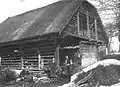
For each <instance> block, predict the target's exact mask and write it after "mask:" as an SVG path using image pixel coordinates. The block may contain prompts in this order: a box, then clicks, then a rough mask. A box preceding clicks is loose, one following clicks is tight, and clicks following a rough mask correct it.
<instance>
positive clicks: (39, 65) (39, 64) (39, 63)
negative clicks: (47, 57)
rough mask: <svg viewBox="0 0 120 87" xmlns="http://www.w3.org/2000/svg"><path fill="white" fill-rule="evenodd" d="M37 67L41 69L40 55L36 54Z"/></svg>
mask: <svg viewBox="0 0 120 87" xmlns="http://www.w3.org/2000/svg"><path fill="white" fill-rule="evenodd" d="M38 68H39V70H40V69H41V56H40V54H38Z"/></svg>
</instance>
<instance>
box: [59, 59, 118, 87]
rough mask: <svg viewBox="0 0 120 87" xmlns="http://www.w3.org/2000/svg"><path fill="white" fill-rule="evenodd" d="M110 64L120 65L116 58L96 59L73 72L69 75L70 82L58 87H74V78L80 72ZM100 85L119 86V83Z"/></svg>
mask: <svg viewBox="0 0 120 87" xmlns="http://www.w3.org/2000/svg"><path fill="white" fill-rule="evenodd" d="M100 65H102V66H104V67H106V66H110V65H120V61H119V60H116V59H106V60H102V61H98V62H96V63H94V64H92V65H90V66H88V67H86V68H84V69H82V71H80V72H78V73H75V74H73V75H72V76H71V79H70V82H69V83H67V84H64V85H62V86H58V87H75V83H74V81H75V79H77V78H78V75H80V74H82V73H83V72H88V71H90V70H92V69H94V68H97V67H98V66H100ZM100 87H120V83H118V84H115V85H112V86H100Z"/></svg>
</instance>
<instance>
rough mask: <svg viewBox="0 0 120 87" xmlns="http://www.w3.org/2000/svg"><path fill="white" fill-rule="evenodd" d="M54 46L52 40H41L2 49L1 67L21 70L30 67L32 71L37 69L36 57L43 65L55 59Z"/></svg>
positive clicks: (0, 53) (0, 51) (0, 52)
mask: <svg viewBox="0 0 120 87" xmlns="http://www.w3.org/2000/svg"><path fill="white" fill-rule="evenodd" d="M55 51H56V45H55V41H54V40H43V41H38V42H32V43H25V44H21V45H13V46H6V47H2V48H1V50H0V56H1V58H2V61H1V65H2V67H8V66H9V67H11V68H17V69H18V68H22V67H24V66H30V67H32V68H33V69H39V67H40V66H39V63H41V61H39V58H38V55H40V57H41V60H42V61H43V62H44V63H43V64H44V65H48V62H49V61H50V60H52V59H53V58H54V57H55Z"/></svg>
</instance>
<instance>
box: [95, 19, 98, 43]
mask: <svg viewBox="0 0 120 87" xmlns="http://www.w3.org/2000/svg"><path fill="white" fill-rule="evenodd" d="M97 31H98V29H97V19H95V37H96V38H95V39H96V41H98V32H97Z"/></svg>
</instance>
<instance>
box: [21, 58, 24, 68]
mask: <svg viewBox="0 0 120 87" xmlns="http://www.w3.org/2000/svg"><path fill="white" fill-rule="evenodd" d="M23 66H24V64H23V57H21V69H23Z"/></svg>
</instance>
